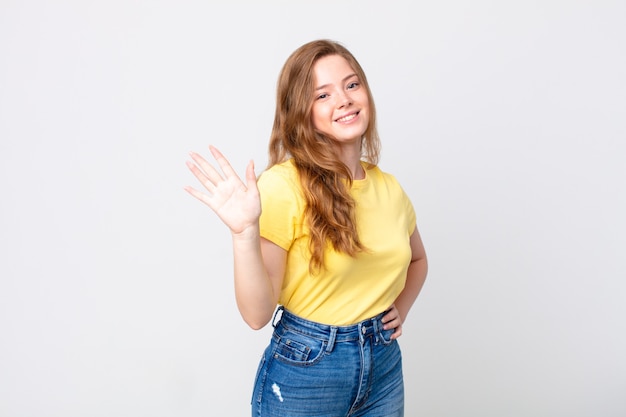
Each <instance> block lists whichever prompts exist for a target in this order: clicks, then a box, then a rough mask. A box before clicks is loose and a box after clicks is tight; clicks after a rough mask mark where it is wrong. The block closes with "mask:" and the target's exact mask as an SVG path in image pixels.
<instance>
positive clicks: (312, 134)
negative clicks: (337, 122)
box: [268, 39, 380, 273]
mask: <svg viewBox="0 0 626 417" xmlns="http://www.w3.org/2000/svg"><path fill="white" fill-rule="evenodd" d="M329 55H339V56H341V57H343V58H345V59H346V61H348V64H349V65H350V67H351V68H352V70H353V71H354V72H355V73H356V74H357V76H358V78H359V81H360V82H361V85H362V86H363V87H365V89H366V91H367V97H368V100H369V112H370V118H369V124H368V126H367V129H366V131H365V133H364V135H363V137H362V139H361V160H363V161H364V162H366V164H367V168H371V167H373V166H375V165H377V164H378V158H379V155H380V138H379V137H378V132H377V129H376V111H375V107H374V99H373V97H372V93H371V90H370V87H369V84H368V83H367V78H366V77H365V73H364V71H363V69H362V68H361V65H360V64H359V63H358V61H357V60H356V58H355V57H354V56H353V55H352V54H351V53H350V51H348V50H347V49H346V48H345V47H344V46H343V45H341V44H339V43H338V42H335V41H331V40H326V39H321V40H315V41H312V42H309V43H306V44H304V45H302V46H301V47H300V48H298V49H297V50H295V51H294V52H293V53H292V54H291V55H290V56H289V58H288V59H287V61H286V62H285V65H284V66H283V68H282V70H281V72H280V75H279V77H278V83H277V94H276V113H275V116H274V126H273V128H272V133H271V136H270V143H269V166H268V167H271V166H273V165H275V164H279V163H281V162H284V161H286V160H288V159H289V158H292V159H293V163H294V165H295V167H296V169H297V171H298V175H299V178H300V183H301V186H302V191H303V195H304V198H305V202H306V206H305V213H304V216H305V219H306V221H307V222H308V225H309V229H310V233H311V236H310V247H309V249H310V251H311V259H310V262H309V270H310V272H311V273H314V272H316V271H319V270H320V268H323V267H324V249H325V247H326V246H327V244H328V243H330V244H331V245H332V247H333V248H334V249H335V251H337V252H342V253H346V254H348V255H350V256H356V254H357V253H358V252H361V251H363V250H365V249H366V248H365V247H364V245H363V244H362V242H361V241H360V239H359V235H358V233H357V226H356V220H355V202H354V199H353V198H352V196H351V195H350V186H351V185H352V180H353V178H352V174H351V172H350V170H349V169H348V167H347V166H346V165H345V164H344V163H343V162H341V161H340V160H339V158H338V156H337V154H336V152H335V150H334V145H333V138H332V137H329V136H327V135H325V134H323V133H322V132H320V131H318V130H316V129H315V128H314V126H313V122H312V118H311V113H312V108H313V102H314V98H315V96H314V88H315V86H314V82H315V79H314V74H313V66H314V65H315V63H316V62H317V61H318V60H319V59H320V58H322V57H325V56H329Z"/></svg>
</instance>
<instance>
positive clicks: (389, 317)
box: [383, 304, 399, 323]
mask: <svg viewBox="0 0 626 417" xmlns="http://www.w3.org/2000/svg"><path fill="white" fill-rule="evenodd" d="M398 316H399V313H398V309H397V308H396V306H395V304H392V305H391V307H389V310H388V311H387V313H386V314H385V315H384V316H383V323H389V322H390V321H393V320H394V319H395V318H397V317H398Z"/></svg>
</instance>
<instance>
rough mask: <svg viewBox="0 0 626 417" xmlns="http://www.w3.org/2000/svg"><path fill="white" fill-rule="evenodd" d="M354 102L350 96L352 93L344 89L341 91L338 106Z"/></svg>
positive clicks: (345, 105)
mask: <svg viewBox="0 0 626 417" xmlns="http://www.w3.org/2000/svg"><path fill="white" fill-rule="evenodd" d="M351 104H352V98H351V97H350V94H349V93H348V92H346V91H342V92H341V93H339V95H338V96H337V108H338V109H341V108H343V107H348V106H350V105H351Z"/></svg>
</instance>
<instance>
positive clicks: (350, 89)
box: [311, 55, 369, 145]
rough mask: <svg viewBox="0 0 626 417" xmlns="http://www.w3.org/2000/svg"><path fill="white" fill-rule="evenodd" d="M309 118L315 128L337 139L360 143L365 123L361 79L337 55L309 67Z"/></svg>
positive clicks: (366, 103)
mask: <svg viewBox="0 0 626 417" xmlns="http://www.w3.org/2000/svg"><path fill="white" fill-rule="evenodd" d="M313 76H314V87H313V88H314V92H313V100H314V101H313V109H312V113H311V119H312V121H313V126H314V127H315V129H317V130H319V131H321V132H322V133H324V134H326V135H328V136H330V137H332V138H334V139H335V140H337V141H338V142H343V143H350V142H357V143H358V144H359V145H360V143H361V138H362V137H363V134H364V133H365V130H366V129H367V125H368V123H369V100H368V98H367V91H366V89H365V87H364V86H363V85H362V84H361V80H359V78H358V77H357V75H356V73H355V72H354V70H353V69H352V67H350V64H348V61H346V59H345V58H343V57H342V56H339V55H328V56H325V57H323V58H320V59H319V60H318V61H317V62H316V63H315V65H314V66H313Z"/></svg>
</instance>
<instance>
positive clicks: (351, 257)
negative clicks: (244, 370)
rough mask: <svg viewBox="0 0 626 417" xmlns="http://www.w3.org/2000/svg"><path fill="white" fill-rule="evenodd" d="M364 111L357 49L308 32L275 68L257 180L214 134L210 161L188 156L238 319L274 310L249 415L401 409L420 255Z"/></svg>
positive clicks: (370, 107)
mask: <svg viewBox="0 0 626 417" xmlns="http://www.w3.org/2000/svg"><path fill="white" fill-rule="evenodd" d="M375 116H376V112H375V109H374V101H373V99H372V94H371V91H370V88H369V86H368V84H367V79H366V77H365V74H364V72H363V70H362V68H361V66H360V65H359V63H358V62H357V60H356V59H355V58H354V57H353V56H352V54H351V53H350V52H349V51H348V50H347V49H346V48H345V47H343V46H342V45H340V44H339V43H336V42H333V41H328V40H317V41H313V42H310V43H307V44H305V45H303V46H301V47H300V48H298V49H297V50H296V51H295V52H293V53H292V55H291V56H290V57H289V58H288V59H287V61H286V63H285V65H284V67H283V69H282V71H281V73H280V76H279V80H278V88H277V101H276V114H275V119H274V126H273V130H272V134H271V138H270V144H269V153H270V163H269V167H268V169H267V170H266V171H265V172H263V173H262V174H261V175H260V177H259V178H258V182H257V178H256V176H255V174H254V166H253V162H252V161H251V162H250V163H249V164H248V167H247V169H246V174H245V177H246V178H245V184H244V182H242V181H241V180H240V178H239V177H238V176H237V174H236V173H235V172H234V170H233V168H232V167H231V165H230V163H229V162H228V161H227V160H226V158H225V157H224V156H223V155H222V154H221V153H220V152H219V151H218V150H217V149H216V148H214V147H210V152H211V154H212V155H213V157H214V158H215V160H216V161H217V163H218V164H219V166H220V168H221V171H222V173H220V172H218V170H216V169H215V168H214V167H213V166H212V165H211V164H209V163H208V162H207V161H206V160H205V159H204V158H203V157H201V156H200V155H198V154H197V153H193V152H192V153H191V157H192V159H193V161H194V162H187V165H188V167H189V169H190V170H191V172H192V173H193V174H194V176H195V177H196V178H197V179H198V180H199V181H200V183H201V184H202V185H203V186H204V187H205V188H206V190H207V191H208V194H205V193H201V192H199V191H197V190H195V189H193V188H191V187H186V190H187V191H188V192H189V193H190V194H191V195H193V196H194V197H196V198H197V199H198V200H200V201H202V202H204V203H205V204H207V205H208V206H209V207H210V208H211V209H213V210H214V211H215V213H217V215H218V216H219V217H220V219H221V220H222V221H223V222H224V223H225V224H226V225H227V226H228V227H229V228H230V230H231V232H232V239H233V250H234V275H235V294H236V300H237V306H238V308H239V311H240V312H241V315H242V317H243V319H244V320H245V321H246V323H248V325H249V326H250V327H252V328H253V329H260V328H262V327H264V326H265V325H266V324H267V323H269V322H270V320H272V317H274V320H272V324H273V326H274V332H273V336H272V340H271V342H270V344H269V346H268V348H267V349H266V351H265V354H264V356H263V358H262V360H261V363H260V365H259V369H258V372H257V377H256V380H255V385H254V392H253V397H252V415H253V416H289V417H294V416H307V417H312V416H332V417H337V416H381V417H382V416H385V417H391V416H402V415H403V413H404V389H403V377H402V364H401V363H402V362H401V353H400V349H399V346H398V342H397V340H396V339H397V338H398V337H399V336H400V335H401V334H402V324H403V322H404V320H405V319H406V317H407V314H408V312H409V309H410V308H411V306H412V304H413V302H414V301H415V299H416V297H417V295H418V294H419V292H420V290H421V288H422V285H423V283H424V280H425V279H426V271H427V261H426V254H425V251H424V247H423V245H422V241H421V238H420V235H419V232H418V230H417V227H416V221H415V213H414V210H413V206H412V204H411V202H410V200H409V198H408V197H407V195H406V194H405V193H404V191H403V190H402V188H401V187H400V185H399V184H398V182H397V181H396V179H395V178H394V177H393V176H391V175H389V174H387V173H383V172H382V171H381V170H380V169H379V168H378V167H377V165H376V164H377V162H378V156H379V148H380V142H379V138H378V133H377V131H376V123H375ZM261 207H262V208H263V211H262V212H261ZM277 305H278V306H279V307H278V309H277V308H276V307H277ZM276 313H280V314H276Z"/></svg>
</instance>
